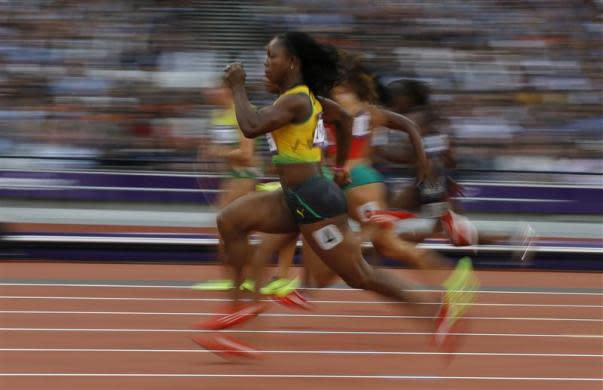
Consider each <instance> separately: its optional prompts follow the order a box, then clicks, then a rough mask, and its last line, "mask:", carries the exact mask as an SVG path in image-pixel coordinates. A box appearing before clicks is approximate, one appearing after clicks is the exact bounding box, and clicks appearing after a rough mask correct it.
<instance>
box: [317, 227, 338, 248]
mask: <svg viewBox="0 0 603 390" xmlns="http://www.w3.org/2000/svg"><path fill="white" fill-rule="evenodd" d="M312 237H314V241H316V243H317V244H318V246H319V247H320V248H321V249H322V250H325V251H328V250H329V249H333V248H335V247H336V246H337V245H339V244H340V243H341V242H342V241H343V234H341V231H340V230H339V229H338V228H337V226H335V225H327V226H324V227H322V228H320V229H318V230H315V231H314V232H312Z"/></svg>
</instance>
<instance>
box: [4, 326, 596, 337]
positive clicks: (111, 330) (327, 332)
mask: <svg viewBox="0 0 603 390" xmlns="http://www.w3.org/2000/svg"><path fill="white" fill-rule="evenodd" d="M2 331H6V332H72V333H81V332H90V333H215V331H214V330H199V329H136V328H0V332H2ZM220 332H222V333H252V334H286V335H308V334H311V335H371V336H432V335H434V334H435V333H434V332H393V331H372V332H371V331H354V330H349V331H347V330H285V329H270V330H245V329H224V330H221V331H220ZM450 334H451V335H456V336H471V337H537V338H572V339H603V335H599V334H532V333H461V332H459V333H450Z"/></svg>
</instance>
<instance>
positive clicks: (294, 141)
mask: <svg viewBox="0 0 603 390" xmlns="http://www.w3.org/2000/svg"><path fill="white" fill-rule="evenodd" d="M295 94H302V95H307V96H308V98H309V99H310V102H311V103H312V113H311V114H310V115H309V116H308V118H307V119H306V120H304V121H303V122H300V123H290V124H288V125H286V126H283V127H281V128H279V129H276V130H274V131H273V132H271V133H268V134H266V137H267V139H268V146H269V147H270V151H271V152H272V154H273V156H272V162H273V163H274V164H296V163H310V162H319V161H320V160H321V149H320V148H321V146H322V144H324V143H325V142H326V136H325V129H324V126H323V123H322V119H321V116H322V106H321V104H320V102H319V101H318V100H317V99H316V97H315V96H314V94H313V93H312V92H310V90H309V89H308V87H307V86H306V85H298V86H296V87H293V88H291V89H289V90H287V91H286V92H284V93H283V94H282V95H281V96H279V99H280V98H282V97H283V96H286V95H295ZM276 102H278V99H277V100H276V101H275V104H276Z"/></svg>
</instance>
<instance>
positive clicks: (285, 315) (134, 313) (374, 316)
mask: <svg viewBox="0 0 603 390" xmlns="http://www.w3.org/2000/svg"><path fill="white" fill-rule="evenodd" d="M0 314H51V315H52V314H54V315H59V314H60V315H63V314H73V315H124V316H145V315H149V316H201V317H204V316H217V315H226V314H228V313H213V312H147V311H76V310H0ZM259 316H260V317H283V318H300V317H308V318H356V319H360V318H364V319H430V318H433V317H431V316H403V315H386V314H383V315H381V314H319V313H316V314H307V313H303V314H300V313H262V314H259ZM464 318H467V319H471V320H480V321H481V320H486V321H487V320H497V321H498V320H502V321H572V322H603V318H556V317H479V316H468V317H464Z"/></svg>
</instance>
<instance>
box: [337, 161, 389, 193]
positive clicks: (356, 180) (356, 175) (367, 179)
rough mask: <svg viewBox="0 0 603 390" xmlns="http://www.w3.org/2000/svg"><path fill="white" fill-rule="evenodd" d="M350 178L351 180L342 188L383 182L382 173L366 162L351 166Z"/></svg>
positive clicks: (346, 188) (347, 188)
mask: <svg viewBox="0 0 603 390" xmlns="http://www.w3.org/2000/svg"><path fill="white" fill-rule="evenodd" d="M350 179H351V180H352V182H351V183H350V184H348V185H346V186H345V187H344V188H343V189H344V190H349V189H351V188H355V187H360V186H363V185H365V184H372V183H384V182H385V178H384V177H383V175H382V174H380V173H379V172H377V171H376V170H375V169H373V168H372V167H370V166H368V165H366V164H358V165H355V166H354V168H352V170H351V171H350Z"/></svg>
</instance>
